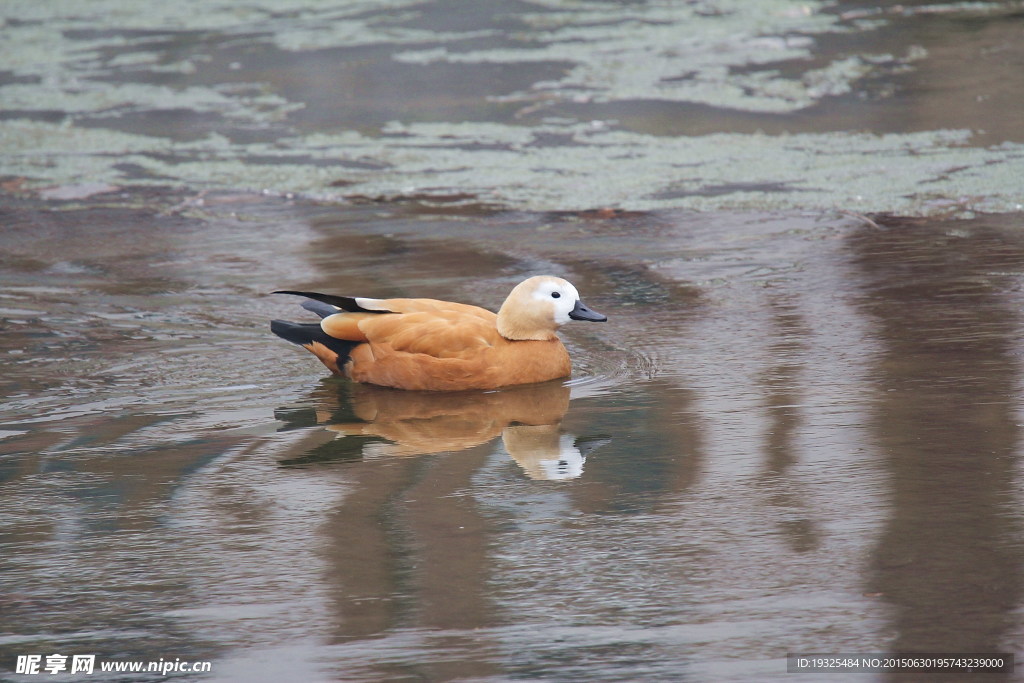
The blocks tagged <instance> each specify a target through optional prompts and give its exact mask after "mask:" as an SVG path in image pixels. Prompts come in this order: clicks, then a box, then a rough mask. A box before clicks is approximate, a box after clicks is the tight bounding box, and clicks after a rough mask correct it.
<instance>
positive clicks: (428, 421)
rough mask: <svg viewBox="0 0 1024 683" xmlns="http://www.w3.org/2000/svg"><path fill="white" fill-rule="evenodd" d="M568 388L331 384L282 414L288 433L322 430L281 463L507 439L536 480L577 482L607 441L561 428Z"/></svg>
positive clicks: (411, 452)
mask: <svg viewBox="0 0 1024 683" xmlns="http://www.w3.org/2000/svg"><path fill="white" fill-rule="evenodd" d="M569 394H570V390H569V387H567V386H565V385H564V384H563V383H562V382H561V381H553V382H544V383H542V384H530V385H523V386H517V387H509V388H505V389H501V390H497V391H487V392H481V391H470V392H453V393H441V392H418V391H400V390H396V389H386V388H381V387H375V386H370V385H364V384H354V383H350V382H342V381H325V382H324V383H323V384H322V385H321V386H320V387H319V388H318V389H317V391H316V392H314V395H313V396H312V397H311V398H312V403H313V404H314V406H313V407H312V408H303V409H298V410H292V409H281V410H278V411H277V413H276V417H277V418H278V419H279V420H282V421H283V422H284V423H285V427H284V428H283V429H284V430H289V429H299V428H304V429H309V428H311V427H314V426H317V427H319V428H320V429H317V430H315V431H313V432H311V433H309V434H307V435H306V437H305V438H303V439H302V440H301V441H299V442H298V443H294V444H292V446H291V447H290V448H288V450H287V452H286V454H285V457H284V459H282V461H281V463H282V464H283V465H289V466H296V465H306V464H311V463H314V462H325V461H331V460H352V459H360V460H362V459H367V458H394V457H408V456H416V455H428V454H433V453H445V452H457V451H464V450H467V449H470V448H473V447H476V446H480V445H483V444H486V443H489V442H491V441H494V440H496V439H498V437H500V438H501V446H502V448H503V450H504V452H505V453H506V454H507V455H508V456H509V457H511V458H512V459H513V460H515V462H516V463H517V464H518V465H519V466H520V467H521V468H522V470H523V472H525V473H526V475H527V476H529V477H530V478H532V479H549V480H559V479H573V478H576V477H579V476H580V475H581V474H583V466H584V463H585V462H586V457H587V455H588V454H589V453H590V452H592V451H593V450H594V449H595V448H597V447H599V446H601V445H603V444H605V443H607V442H608V441H609V439H607V438H604V437H587V438H577V437H576V436H575V435H573V434H567V433H565V432H564V431H563V430H562V426H561V425H562V419H563V418H564V417H565V414H566V412H567V411H568V409H569Z"/></svg>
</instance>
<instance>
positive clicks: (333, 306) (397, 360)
mask: <svg viewBox="0 0 1024 683" xmlns="http://www.w3.org/2000/svg"><path fill="white" fill-rule="evenodd" d="M274 293H275V294H296V295H298V296H304V297H306V298H307V299H309V301H305V302H303V304H302V306H303V308H305V309H307V310H310V311H312V312H314V313H316V314H317V315H319V316H320V317H321V320H320V324H319V325H317V324H299V323H290V322H285V321H283V320H274V321H273V322H271V324H270V329H271V330H272V331H273V332H274V334H276V335H278V336H279V337H281V338H283V339H286V340H288V341H290V342H293V343H295V344H299V345H301V346H303V347H305V348H306V349H308V350H309V351H311V352H312V353H313V354H314V355H315V356H316V357H317V358H319V359H320V361H321V362H322V363H323V364H324V365H326V366H327V368H328V369H329V370H330V371H331V372H333V373H334V374H337V375H344V376H345V377H348V378H349V379H352V380H355V381H356V382H364V383H366V384H377V385H380V386H385V387H394V388H397V389H413V390H425V391H462V390H466V389H496V388H498V387H503V386H509V385H513V384H529V383H533V382H545V381H547V380H551V379H557V378H560V377H566V376H568V375H569V373H570V371H571V370H572V364H571V363H570V361H569V353H568V352H567V351H566V350H565V347H564V346H563V345H562V341H561V340H560V339H559V338H558V335H557V334H556V330H557V329H558V328H559V327H560V326H561V325H563V324H565V323H567V322H569V321H570V320H590V321H596V322H600V321H604V320H607V318H606V317H605V316H603V315H601V314H600V313H597V312H595V311H592V310H591V309H589V308H587V307H586V306H585V305H584V304H583V302H582V301H580V296H579V293H578V292H577V291H576V288H575V287H573V286H572V285H571V284H570V283H569V282H566V281H565V280H563V279H561V278H557V277H551V276H548V275H541V276H537V277H531V278H529V279H528V280H524V281H523V282H521V283H519V284H518V285H516V287H515V288H514V289H513V290H512V293H511V294H509V295H508V298H507V299H505V303H503V304H502V305H501V309H500V310H499V311H498V313H497V314H495V313H492V312H491V311H488V310H486V309H483V308H479V307H478V306H471V305H468V304H459V303H454V302H451V301H438V300H436V299H367V298H362V297H348V296H333V295H330V294H318V293H316V292H296V291H290V290H283V291H278V292H274Z"/></svg>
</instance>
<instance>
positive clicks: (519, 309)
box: [498, 275, 608, 340]
mask: <svg viewBox="0 0 1024 683" xmlns="http://www.w3.org/2000/svg"><path fill="white" fill-rule="evenodd" d="M607 319H608V318H607V317H605V316H603V315H601V314H600V313H597V312H595V311H592V310H590V309H589V308H587V307H586V306H585V305H584V304H583V302H582V301H580V295H579V292H577V291H576V288H575V287H573V286H572V285H571V284H570V283H568V282H566V281H565V280H563V279H562V278H560V277H552V276H550V275H538V276H536V277H531V278H529V279H528V280H523V281H522V282H520V283H519V284H518V285H516V287H515V289H513V290H512V293H511V294H509V295H508V298H507V299H505V303H503V304H502V305H501V309H500V310H499V311H498V333H499V334H501V336H503V337H505V338H506V339H512V340H526V339H537V340H544V339H553V338H554V336H555V330H557V329H558V328H559V326H561V325H564V324H565V323H567V322H569V321H570V320H591V321H594V322H602V321H604V320H607Z"/></svg>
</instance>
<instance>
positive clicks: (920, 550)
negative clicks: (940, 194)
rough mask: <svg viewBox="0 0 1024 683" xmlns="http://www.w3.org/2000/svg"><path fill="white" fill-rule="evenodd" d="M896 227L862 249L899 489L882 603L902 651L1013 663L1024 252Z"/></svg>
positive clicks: (954, 231) (885, 444)
mask: <svg viewBox="0 0 1024 683" xmlns="http://www.w3.org/2000/svg"><path fill="white" fill-rule="evenodd" d="M942 227H943V226H935V225H934V224H933V225H932V226H930V227H929V226H919V225H914V224H908V225H894V226H891V227H890V228H889V229H884V230H873V229H872V230H867V229H866V230H864V231H862V232H860V233H859V234H857V235H854V236H853V237H852V238H851V240H850V243H849V244H850V248H851V249H852V251H853V259H854V262H855V264H856V266H857V267H858V268H859V269H860V275H861V278H862V283H861V292H862V294H861V298H860V300H859V302H858V303H859V305H860V307H861V309H862V310H863V311H864V312H865V313H867V314H868V315H870V316H871V318H872V319H873V320H874V323H875V334H876V335H877V337H878V339H879V341H880V348H881V354H880V355H879V357H878V361H877V364H876V367H875V375H874V378H873V380H874V383H875V390H876V397H875V407H874V411H873V418H872V421H871V424H870V428H871V431H872V433H873V435H874V438H875V439H876V440H877V446H878V447H879V448H880V452H881V457H882V459H883V463H884V464H885V466H886V468H887V469H888V472H889V474H890V481H891V483H892V498H891V513H890V516H889V518H888V521H887V523H886V525H885V529H884V533H883V535H882V537H881V539H880V541H879V544H878V546H877V548H876V550H875V553H874V557H873V559H872V578H871V582H870V590H871V591H874V592H879V593H881V594H882V595H883V599H884V600H886V601H887V602H888V603H890V604H891V605H892V606H893V607H894V608H895V612H894V617H893V618H894V624H893V626H894V628H895V637H894V639H893V641H892V642H891V643H890V644H889V647H890V649H891V650H893V651H903V652H908V651H929V652H944V651H946V652H997V651H1000V650H1006V649H1007V646H1008V643H1007V639H1008V633H1009V631H1010V628H1011V626H1012V624H1013V622H1012V620H1013V611H1014V610H1015V609H1016V607H1017V605H1018V603H1019V600H1020V597H1021V596H1020V593H1021V583H1020V578H1019V573H1020V571H1021V569H1022V562H1021V545H1020V544H1021V541H1020V532H1021V529H1020V527H1019V524H1018V522H1017V520H1016V517H1015V516H1014V514H1013V512H1012V508H1011V506H1012V503H1013V501H1014V500H1015V496H1016V495H1017V494H1016V482H1015V481H1014V473H1015V467H1016V462H1015V457H1016V446H1017V442H1018V437H1019V435H1018V427H1017V419H1016V414H1015V413H1016V403H1017V399H1016V390H1017V382H1018V374H1019V368H1018V361H1017V358H1016V356H1015V354H1014V348H1015V345H1016V340H1017V338H1018V337H1019V336H1020V334H1021V329H1020V325H1019V320H1018V315H1017V312H1016V310H1015V307H1014V304H1013V302H1012V301H1011V300H1010V299H1009V298H1008V297H1007V296H1005V295H1004V293H1005V290H1006V289H1007V288H1008V287H1009V286H1010V285H1011V284H1012V283H1011V282H1010V281H1009V280H1010V277H1009V276H1007V275H1004V273H1019V272H1020V271H1021V269H1022V268H1024V239H1022V238H1021V236H1020V235H1019V234H1014V233H1010V232H1008V231H1002V230H999V229H997V228H994V227H991V228H986V227H984V226H981V227H973V226H972V227H969V228H964V229H962V230H961V229H958V228H957V226H956V225H951V226H948V229H947V230H945V231H943V230H942Z"/></svg>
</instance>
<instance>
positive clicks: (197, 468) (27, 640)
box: [0, 194, 1024, 681]
mask: <svg viewBox="0 0 1024 683" xmlns="http://www.w3.org/2000/svg"><path fill="white" fill-rule="evenodd" d="M125 199H126V201H127V198H125ZM134 199H135V200H138V201H139V202H140V203H142V204H147V205H153V204H156V205H160V206H163V207H165V210H163V211H152V210H148V209H139V208H124V207H113V208H112V207H109V206H94V207H92V208H89V209H78V210H72V211H66V212H53V211H50V210H41V209H39V208H38V207H36V206H35V205H33V204H31V203H26V204H23V205H19V206H13V207H8V208H7V209H5V210H4V217H3V218H4V221H5V224H6V225H7V226H8V229H7V230H6V231H5V236H4V240H3V242H4V277H5V283H6V286H5V289H4V295H3V317H4V326H5V327H4V330H5V332H4V335H3V336H2V337H0V339H2V340H3V341H2V349H0V351H2V353H3V354H4V357H5V358H6V360H5V370H6V372H5V377H4V383H5V392H6V395H7V396H8V398H7V400H6V401H5V405H4V413H3V415H4V424H3V429H4V437H5V438H4V439H3V440H2V441H0V447H2V452H3V454H4V455H3V457H2V460H0V464H2V470H0V472H2V476H3V484H2V486H3V496H2V497H0V507H2V519H3V525H4V535H3V546H4V553H3V558H4V560H3V563H4V572H3V574H2V581H3V593H2V599H3V610H2V611H0V614H2V617H0V619H2V624H3V626H2V630H3V632H4V633H6V634H7V635H5V636H4V637H3V640H2V648H3V650H4V652H5V656H4V661H7V660H13V657H14V655H16V654H24V653H29V652H39V653H50V652H51V651H53V652H64V653H97V654H98V655H99V656H100V657H101V658H110V659H145V660H155V659H158V658H160V657H165V658H173V657H181V658H183V659H196V660H203V659H209V660H212V661H213V663H214V670H213V680H267V681H270V680H283V679H288V680H331V679H339V680H383V679H386V680H396V679H397V680H401V679H406V678H418V679H422V678H426V679H429V680H449V679H466V678H470V679H484V680H492V679H493V680H497V679H507V678H520V677H542V678H543V677H553V678H556V679H571V678H582V679H587V680H622V679H634V680H638V679H644V680H656V679H673V680H675V679H679V678H693V679H698V680H700V679H707V678H716V679H722V678H724V679H736V680H743V679H750V678H758V679H762V678H770V677H773V676H778V677H781V676H784V675H786V674H785V673H784V672H785V654H786V653H787V652H799V651H860V652H873V651H919V650H927V651H947V650H948V651H958V652H963V651H1002V652H1014V651H1016V652H1019V643H1020V642H1021V636H1022V626H1021V611H1020V603H1021V588H1020V581H1019V576H1020V574H1021V562H1022V555H1021V553H1022V543H1021V528H1020V525H1021V519H1020V513H1019V509H1020V504H1021V485H1020V475H1019V472H1018V468H1019V461H1018V457H1017V456H1018V450H1019V446H1018V440H1019V435H1018V431H1019V427H1018V425H1019V423H1020V416H1019V410H1020V405H1021V394H1020V389H1019V384H1020V381H1019V375H1020V367H1019V365H1020V357H1021V348H1020V342H1019V339H1020V338H1021V336H1022V335H1021V331H1020V319H1019V315H1018V310H1019V307H1020V302H1021V298H1022V297H1021V294H1020V289H1021V284H1022V273H1024V237H1022V235H1024V232H1021V230H1020V228H1021V224H1020V219H1019V218H1017V217H1005V218H986V219H978V220H975V221H971V222H963V221H961V222H950V223H934V222H932V223H920V224H918V223H914V222H907V221H903V222H899V223H898V224H897V222H896V221H893V224H892V225H888V224H883V225H882V226H878V227H876V226H871V225H868V224H866V223H865V222H863V221H860V220H856V219H852V218H848V217H845V216H835V215H822V214H806V215H798V214H778V215H752V214H725V213H723V214H716V215H705V214H687V213H661V214H637V215H617V216H612V217H607V216H605V215H601V216H579V215H536V214H517V213H497V214H480V215H463V216H443V215H437V214H434V213H431V212H427V213H426V214H424V213H423V212H421V211H419V210H418V209H417V208H416V207H413V206H409V207H401V206H399V207H395V206H366V207H351V206H348V207H336V206H314V205H308V204H294V203H284V202H280V201H277V200H267V199H263V198H260V197H255V196H247V195H226V194H224V195H210V196H207V198H206V199H205V201H204V203H203V206H201V207H200V206H195V205H194V203H191V204H190V203H189V202H184V203H180V202H179V198H178V197H173V196H167V195H160V196H152V195H146V196H141V197H134ZM82 225H89V226H92V227H91V230H90V231H88V232H84V231H79V230H76V228H77V227H80V226H82ZM496 235H500V236H501V237H502V238H503V239H502V242H501V247H500V248H499V247H497V246H496V243H495V239H494V238H495V236H496ZM532 272H559V273H562V274H564V275H566V276H567V277H568V278H570V279H571V280H572V281H573V282H574V283H576V285H577V286H578V288H579V289H580V290H581V292H583V293H584V296H585V297H586V299H587V300H588V302H589V303H590V304H591V305H592V306H594V307H595V308H597V309H598V310H601V311H604V312H607V313H608V315H609V321H608V322H607V323H605V324H603V325H600V326H598V325H583V324H578V325H572V326H569V327H568V328H567V329H566V330H565V332H564V334H563V336H564V337H565V338H566V340H567V342H568V344H569V346H570V349H571V351H572V353H573V355H574V357H575V360H576V372H575V376H574V378H573V380H572V381H571V382H569V383H568V384H567V385H566V384H563V383H561V382H554V383H548V384H544V385H538V386H529V387H519V388H516V389H510V390H506V391H499V392H491V393H483V394H471V395H468V396H465V395H453V396H449V397H444V398H441V399H439V398H438V397H436V396H432V395H429V394H427V395H421V394H416V393H406V392H396V391H388V390H379V389H374V388H372V387H354V386H351V385H350V384H348V383H346V382H343V381H339V380H335V379H329V378H321V377H322V376H323V374H324V372H323V370H322V368H321V366H320V365H319V364H318V363H317V362H316V360H315V359H314V358H313V357H312V356H309V355H308V354H305V353H304V352H302V351H301V350H299V349H296V347H294V346H291V345H288V344H286V343H284V342H282V341H280V340H277V339H276V338H274V337H272V336H271V335H270V334H269V333H268V330H267V320H268V319H269V318H271V317H275V316H277V317H281V316H289V315H291V316H292V317H294V314H295V313H296V311H297V310H298V309H297V308H296V307H295V306H294V302H292V301H290V300H285V301H280V300H279V299H288V298H287V297H272V296H269V295H267V292H269V291H271V290H272V289H274V288H277V287H282V286H288V287H293V286H294V287H311V288H317V289H322V290H326V291H337V292H349V293H357V294H370V295H382V296H390V295H406V294H417V293H423V294H429V295H431V296H440V297H445V298H453V299H459V300H464V301H473V302H477V303H480V304H482V305H487V306H492V307H494V306H496V305H497V304H499V303H500V301H501V299H502V298H503V296H504V294H505V292H506V291H507V289H508V288H509V287H510V286H511V284H513V283H515V282H516V281H517V280H518V279H519V278H520V277H521V276H522V275H523V274H527V273H532ZM299 313H301V311H299ZM812 678H813V676H812ZM997 678H998V676H997ZM26 680H28V678H27V677H26ZM125 680H129V679H128V678H126V679H125ZM986 680H988V678H986Z"/></svg>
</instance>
